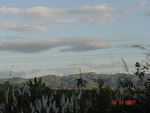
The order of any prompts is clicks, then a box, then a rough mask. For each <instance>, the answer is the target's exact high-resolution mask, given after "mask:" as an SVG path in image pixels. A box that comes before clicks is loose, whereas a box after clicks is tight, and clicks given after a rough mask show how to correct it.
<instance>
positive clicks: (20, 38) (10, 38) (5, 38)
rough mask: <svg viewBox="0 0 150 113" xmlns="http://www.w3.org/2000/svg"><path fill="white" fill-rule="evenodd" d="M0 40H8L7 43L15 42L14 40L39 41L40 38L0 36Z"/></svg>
mask: <svg viewBox="0 0 150 113" xmlns="http://www.w3.org/2000/svg"><path fill="white" fill-rule="evenodd" d="M0 39H3V40H7V41H8V40H9V41H15V40H17V41H18V40H41V39H42V37H37V36H19V35H16V36H0Z"/></svg>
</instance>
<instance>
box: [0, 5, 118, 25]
mask: <svg viewBox="0 0 150 113" xmlns="http://www.w3.org/2000/svg"><path fill="white" fill-rule="evenodd" d="M114 11H116V10H115V8H111V7H108V6H107V5H106V4H101V5H97V6H86V7H80V8H78V9H70V8H50V7H40V6H38V7H32V8H27V9H19V8H6V7H0V13H2V14H5V15H9V16H16V17H19V18H21V19H23V20H27V21H34V22H36V21H37V22H58V23H70V22H79V23H85V22H86V23H97V24H106V23H109V22H114V21H117V19H116V18H114V17H113V15H112V12H114Z"/></svg>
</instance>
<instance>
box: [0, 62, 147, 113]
mask: <svg viewBox="0 0 150 113" xmlns="http://www.w3.org/2000/svg"><path fill="white" fill-rule="evenodd" d="M135 67H136V72H135V74H134V76H136V77H138V79H137V81H136V82H135V81H132V79H131V78H130V77H128V76H122V77H120V78H119V79H118V80H117V81H118V82H117V85H116V87H110V86H109V85H108V84H105V82H104V78H102V77H97V78H93V81H94V82H93V83H94V84H95V85H93V87H91V88H90V89H89V88H87V87H86V86H87V84H88V81H87V78H88V77H89V76H86V78H85V77H84V78H83V76H82V75H80V77H78V78H76V82H75V85H74V87H73V88H71V89H68V88H65V87H64V86H63V83H62V84H61V85H60V88H58V89H52V88H50V87H47V86H46V82H43V81H42V78H39V79H37V78H34V80H30V81H28V82H27V83H26V84H22V85H12V84H10V83H9V82H5V83H4V84H0V95H1V98H0V113H133V112H134V113H149V112H150V108H149V106H150V79H149V78H147V77H146V73H147V72H148V70H149V65H147V66H143V65H142V64H140V63H139V62H137V63H136V64H135ZM53 77H55V76H53Z"/></svg>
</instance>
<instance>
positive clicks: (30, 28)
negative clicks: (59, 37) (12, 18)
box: [0, 21, 50, 33]
mask: <svg viewBox="0 0 150 113" xmlns="http://www.w3.org/2000/svg"><path fill="white" fill-rule="evenodd" d="M0 28H1V29H7V30H13V31H19V32H28V33H38V32H45V31H50V30H49V29H48V28H49V25H30V24H26V25H18V24H16V23H8V22H5V21H1V22H0Z"/></svg>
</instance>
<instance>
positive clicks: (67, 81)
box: [0, 72, 150, 88]
mask: <svg viewBox="0 0 150 113" xmlns="http://www.w3.org/2000/svg"><path fill="white" fill-rule="evenodd" d="M80 76H81V77H82V78H83V79H84V80H86V81H87V87H88V88H92V87H95V86H96V84H95V83H94V79H96V78H98V77H102V78H103V80H104V82H105V84H106V85H109V86H113V85H114V84H115V83H116V82H117V80H118V79H119V78H122V77H125V76H126V77H127V78H129V79H131V80H133V81H137V80H138V77H136V76H134V75H130V74H124V73H118V74H113V75H108V74H96V73H93V72H92V73H82V74H81V75H80V74H73V75H68V76H58V75H47V76H43V77H40V78H42V80H43V82H45V83H46V85H47V86H48V87H50V88H60V87H61V84H62V85H63V86H64V87H65V88H73V87H74V86H75V85H76V83H77V79H78V78H80ZM147 76H148V77H149V78H150V74H148V75H147ZM29 80H32V81H33V78H30V79H24V78H18V77H13V78H8V79H0V83H4V82H6V81H7V82H9V83H10V84H26V83H27V82H28V81H29Z"/></svg>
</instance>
